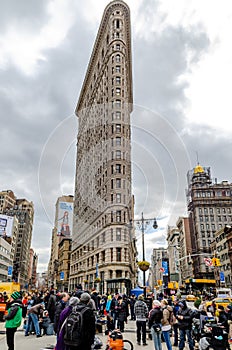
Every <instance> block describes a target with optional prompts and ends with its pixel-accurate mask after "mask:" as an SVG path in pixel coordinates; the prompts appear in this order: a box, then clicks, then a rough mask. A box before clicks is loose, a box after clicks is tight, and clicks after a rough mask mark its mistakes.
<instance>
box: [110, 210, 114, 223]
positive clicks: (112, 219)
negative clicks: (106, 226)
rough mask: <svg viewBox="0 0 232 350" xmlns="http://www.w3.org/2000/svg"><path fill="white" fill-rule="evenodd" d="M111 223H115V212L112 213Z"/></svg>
mask: <svg viewBox="0 0 232 350" xmlns="http://www.w3.org/2000/svg"><path fill="white" fill-rule="evenodd" d="M111 222H114V212H113V211H112V212H111Z"/></svg>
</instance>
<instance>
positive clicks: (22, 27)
mask: <svg viewBox="0 0 232 350" xmlns="http://www.w3.org/2000/svg"><path fill="white" fill-rule="evenodd" d="M127 3H128V5H129V6H130V9H131V21H132V58H133V92H134V104H135V106H134V112H133V115H132V135H133V139H132V156H133V183H132V188H133V193H134V195H135V204H136V206H135V213H136V217H137V218H140V216H141V212H144V216H145V217H147V218H152V217H153V216H156V217H157V218H158V224H159V229H158V230H157V233H155V234H150V235H149V234H147V235H146V247H148V246H149V247H157V246H159V245H161V244H163V242H164V236H165V232H166V230H165V229H166V225H167V224H168V223H169V224H172V225H173V224H174V223H175V221H176V219H177V218H178V216H181V215H184V214H186V199H185V189H186V186H187V183H186V173H187V171H188V170H189V169H191V168H193V167H194V166H195V165H196V162H197V157H196V152H198V157H199V162H200V163H201V165H203V166H210V167H211V170H212V175H213V178H217V179H218V181H222V180H229V181H230V182H231V158H232V156H231V154H232V152H231V132H232V123H231V114H232V104H231V96H230V95H231V79H232V49H231V45H232V44H231V33H232V21H231V16H232V4H231V1H230V0H223V1H221V2H219V1H217V0H204V1H202V0H189V1H185V0H176V1H173V0H160V1H158V0H128V1H127ZM107 4H108V1H107V0H98V1H96V0H76V1H73V0H63V1H62V0H53V1H50V0H39V1H37V0H34V1H31V0H20V1H14V0H8V1H4V2H3V1H2V2H1V8H0V89H1V93H0V106H1V129H0V135H1V189H2V190H6V189H11V190H12V191H14V193H15V195H16V196H17V197H18V198H23V197H24V198H27V199H28V200H30V201H33V202H34V206H35V219H34V229H33V239H32V246H33V248H34V249H35V251H36V252H37V254H38V255H39V271H40V272H41V271H43V270H46V268H47V263H48V259H49V256H50V245H51V232H52V227H53V225H54V210H55V203H56V200H57V198H58V197H59V196H61V195H62V194H73V192H74V172H75V158H76V134H77V130H78V121H77V118H76V117H75V116H74V110H75V107H76V103H77V100H78V97H79V92H80V89H81V86H82V82H83V79H84V76H85V73H86V68H87V64H88V61H89V58H90V55H91V50H92V47H93V44H94V40H95V37H96V34H97V30H98V26H99V23H100V21H101V17H102V13H103V11H104V8H105V6H106V5H107ZM148 232H149V230H148ZM140 237H141V235H139V234H138V243H139V242H140V241H141V240H140ZM149 254H150V250H146V255H149Z"/></svg>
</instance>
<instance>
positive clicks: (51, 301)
mask: <svg viewBox="0 0 232 350" xmlns="http://www.w3.org/2000/svg"><path fill="white" fill-rule="evenodd" d="M47 310H48V313H49V318H50V320H51V322H52V323H54V316H55V312H56V296H55V292H54V290H51V291H50V296H49V298H48V303H47Z"/></svg>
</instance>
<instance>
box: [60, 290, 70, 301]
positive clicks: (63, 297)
mask: <svg viewBox="0 0 232 350" xmlns="http://www.w3.org/2000/svg"><path fill="white" fill-rule="evenodd" d="M69 298H70V297H69V294H68V293H66V292H64V293H62V294H61V295H60V299H61V300H63V301H64V302H65V303H67V301H68V300H69Z"/></svg>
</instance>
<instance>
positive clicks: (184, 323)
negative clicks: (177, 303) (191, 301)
mask: <svg viewBox="0 0 232 350" xmlns="http://www.w3.org/2000/svg"><path fill="white" fill-rule="evenodd" d="M180 315H181V316H183V320H181V319H179V318H178V316H180ZM193 317H194V311H193V310H191V309H190V308H189V307H187V306H186V307H184V308H182V307H180V308H179V310H178V311H177V314H176V318H177V320H178V327H179V329H191V328H192V320H193Z"/></svg>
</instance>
